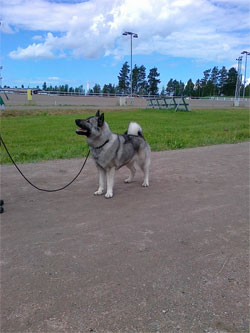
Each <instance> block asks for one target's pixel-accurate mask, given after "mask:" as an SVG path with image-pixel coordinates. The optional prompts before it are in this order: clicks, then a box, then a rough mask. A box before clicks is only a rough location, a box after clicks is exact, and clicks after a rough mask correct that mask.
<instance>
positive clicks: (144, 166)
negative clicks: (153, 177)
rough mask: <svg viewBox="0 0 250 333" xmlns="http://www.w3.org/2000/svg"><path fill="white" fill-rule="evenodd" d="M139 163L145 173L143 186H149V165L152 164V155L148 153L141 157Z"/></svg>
mask: <svg viewBox="0 0 250 333" xmlns="http://www.w3.org/2000/svg"><path fill="white" fill-rule="evenodd" d="M138 164H139V166H140V168H141V169H142V171H143V173H144V180H143V183H142V186H143V187H148V186H149V166H150V156H149V155H148V154H146V156H145V159H144V160H143V159H141V160H140V159H139V161H138Z"/></svg>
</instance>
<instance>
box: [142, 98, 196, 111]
mask: <svg viewBox="0 0 250 333" xmlns="http://www.w3.org/2000/svg"><path fill="white" fill-rule="evenodd" d="M147 103H148V106H149V107H152V108H154V109H155V108H157V109H174V111H175V112H176V111H178V110H184V111H190V108H189V104H188V103H187V102H186V101H185V97H175V96H172V97H149V98H147Z"/></svg>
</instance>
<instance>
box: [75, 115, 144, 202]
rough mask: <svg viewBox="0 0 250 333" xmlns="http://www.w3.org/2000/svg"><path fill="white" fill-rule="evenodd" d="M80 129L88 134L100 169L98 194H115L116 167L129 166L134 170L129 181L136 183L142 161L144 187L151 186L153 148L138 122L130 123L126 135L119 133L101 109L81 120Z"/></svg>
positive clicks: (109, 196) (79, 121)
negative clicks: (109, 123)
mask: <svg viewBox="0 0 250 333" xmlns="http://www.w3.org/2000/svg"><path fill="white" fill-rule="evenodd" d="M75 122H76V125H77V126H78V127H79V129H77V130H76V133H77V134H80V135H86V137H87V142H88V145H89V147H90V152H91V155H92V157H93V159H94V161H95V164H96V167H97V169H98V172H99V187H98V189H97V191H96V192H95V193H94V194H95V195H101V194H103V193H104V189H105V185H106V184H105V183H106V181H107V192H106V194H105V198H112V197H113V186H114V176H115V170H117V169H120V168H121V167H122V166H126V167H128V168H129V169H130V172H131V173H130V176H129V177H128V178H127V179H125V183H130V182H132V180H133V178H134V176H135V172H136V168H135V164H138V165H139V167H140V168H141V170H142V171H143V172H144V181H143V183H142V186H145V187H146V186H149V165H150V147H149V145H148V143H147V142H146V141H145V139H144V137H143V134H142V129H141V127H140V125H138V124H137V123H133V122H132V123H130V124H129V127H128V130H127V131H126V132H125V134H123V135H122V134H115V133H112V132H111V130H110V129H109V126H108V124H107V123H106V122H105V121H104V113H102V114H100V111H97V113H96V115H95V116H93V117H89V118H87V119H77V120H76V121H75Z"/></svg>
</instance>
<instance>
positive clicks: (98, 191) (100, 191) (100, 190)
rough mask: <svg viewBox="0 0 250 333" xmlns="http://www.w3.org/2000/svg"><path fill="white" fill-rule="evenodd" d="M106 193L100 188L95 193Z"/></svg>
mask: <svg viewBox="0 0 250 333" xmlns="http://www.w3.org/2000/svg"><path fill="white" fill-rule="evenodd" d="M103 193H104V190H103V189H98V190H97V191H96V192H94V195H102V194H103Z"/></svg>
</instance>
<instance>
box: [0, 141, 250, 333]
mask: <svg viewBox="0 0 250 333" xmlns="http://www.w3.org/2000/svg"><path fill="white" fill-rule="evenodd" d="M248 161H249V145H248V143H240V144H235V145H218V146H212V147H203V148H194V149H187V150H179V151H166V152H159V153H153V154H152V167H151V177H150V180H151V183H150V187H149V188H142V187H141V186H140V185H141V181H142V179H141V175H140V174H139V173H138V175H137V176H136V178H135V181H134V182H133V183H132V184H124V183H123V179H124V178H125V177H126V175H127V170H126V169H124V168H123V169H122V170H120V171H118V173H117V175H116V184H115V196H114V198H113V199H109V200H107V199H105V198H104V197H103V196H102V197H94V196H93V195H92V193H93V192H94V191H95V190H96V186H97V174H96V171H95V168H94V165H93V162H92V161H91V160H89V161H88V162H87V166H86V169H85V170H84V172H83V174H82V175H81V176H80V178H79V180H77V181H76V182H75V183H74V184H73V185H71V187H69V188H68V189H67V190H64V191H62V192H58V193H54V194H53V193H49V194H48V193H43V192H38V191H36V190H34V189H33V188H31V187H30V185H28V184H27V183H26V182H25V181H24V180H23V179H22V178H21V177H20V175H19V174H17V172H16V170H15V169H14V167H13V166H10V165H9V166H6V165H4V166H2V167H1V182H2V199H4V200H5V212H4V214H2V215H1V237H2V241H1V253H2V254H1V280H2V291H1V302H2V304H1V305H2V306H1V312H2V313H1V314H2V319H1V326H2V327H1V328H2V332H84V333H85V332H116V333H117V332H121V333H123V332H143V333H145V332H163V333H165V332H207V333H214V332H247V330H248V322H249V318H248V287H249V274H248V273H249V267H248V249H249V235H248V232H249V229H248V228H249V227H248V219H249V207H248V199H249V179H248ZM81 164H82V160H79V159H72V160H63V161H53V162H44V163H38V164H25V165H22V166H21V168H22V170H23V171H24V172H25V174H26V175H28V176H29V177H30V179H31V180H32V181H34V182H35V183H36V184H37V185H40V186H43V187H48V188H53V187H58V186H61V185H63V184H65V183H67V182H68V181H69V180H71V178H73V176H74V175H75V173H76V172H77V170H78V169H79V168H80V166H81Z"/></svg>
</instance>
